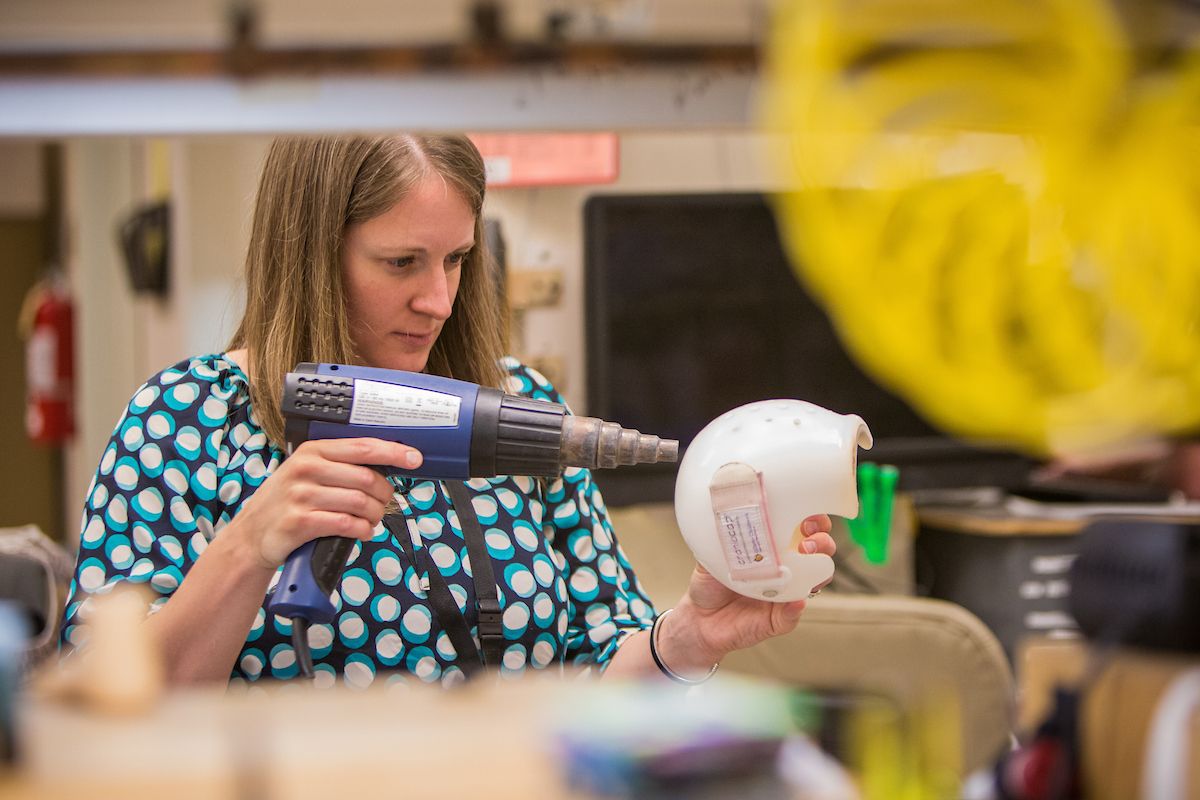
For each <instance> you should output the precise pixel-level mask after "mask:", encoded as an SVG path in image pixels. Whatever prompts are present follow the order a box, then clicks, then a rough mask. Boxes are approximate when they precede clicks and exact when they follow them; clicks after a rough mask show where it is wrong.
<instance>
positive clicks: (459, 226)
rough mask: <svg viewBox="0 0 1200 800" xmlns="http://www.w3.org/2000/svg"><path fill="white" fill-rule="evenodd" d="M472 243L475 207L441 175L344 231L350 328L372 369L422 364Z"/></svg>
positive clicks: (418, 368)
mask: <svg viewBox="0 0 1200 800" xmlns="http://www.w3.org/2000/svg"><path fill="white" fill-rule="evenodd" d="M474 246H475V215H474V213H472V211H471V207H470V206H469V205H467V203H466V201H465V200H463V198H462V197H461V196H460V195H459V193H458V192H457V191H456V190H455V189H454V188H453V187H452V186H451V185H450V184H449V183H448V182H447V181H445V180H443V179H442V177H441V176H440V175H437V174H430V175H427V176H426V177H425V178H424V179H422V180H421V182H420V183H418V184H417V185H416V186H415V187H414V188H413V190H412V191H410V192H409V193H408V194H406V195H405V196H404V197H403V198H402V199H401V200H400V202H398V203H396V205H394V206H392V207H391V208H390V209H388V210H387V211H385V212H383V213H382V214H380V215H379V216H377V217H374V218H372V219H369V220H367V221H366V222H360V223H356V224H353V225H350V226H348V227H347V228H346V236H345V241H344V243H343V246H342V269H343V270H344V277H345V282H346V293H347V301H348V304H349V312H350V330H351V335H352V336H353V337H354V344H355V346H356V347H357V349H358V352H359V355H361V356H362V357H363V359H365V361H366V364H367V365H368V366H372V367H382V368H385V369H402V370H408V371H410V372H420V371H421V370H423V369H424V368H425V362H426V361H428V360H429V351H430V349H431V348H432V347H433V343H434V342H435V341H437V337H438V335H439V334H440V333H441V332H442V325H443V324H444V323H445V322H446V320H447V319H448V318H449V317H450V312H451V311H452V310H453V308H454V298H455V295H457V294H458V282H459V280H460V279H461V277H462V269H461V268H462V262H463V259H464V258H465V257H466V255H467V253H468V252H470V250H471V248H472V247H474Z"/></svg>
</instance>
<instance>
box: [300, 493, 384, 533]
mask: <svg viewBox="0 0 1200 800" xmlns="http://www.w3.org/2000/svg"><path fill="white" fill-rule="evenodd" d="M292 499H294V500H296V501H297V502H299V503H301V504H302V505H304V506H307V507H308V508H309V509H311V510H313V511H331V512H334V513H339V514H350V515H353V516H355V517H359V518H361V519H365V520H366V521H367V522H370V523H371V525H372V526H374V525H375V524H376V523H378V522H379V520H381V519H383V511H384V507H385V506H386V505H387V501H386V500H380V499H379V498H378V497H373V496H372V495H370V494H368V493H367V492H362V491H359V490H358V489H344V488H342V487H340V486H315V485H312V484H305V485H301V486H297V487H295V488H294V489H293V490H292V492H291V496H290V497H289V500H292Z"/></svg>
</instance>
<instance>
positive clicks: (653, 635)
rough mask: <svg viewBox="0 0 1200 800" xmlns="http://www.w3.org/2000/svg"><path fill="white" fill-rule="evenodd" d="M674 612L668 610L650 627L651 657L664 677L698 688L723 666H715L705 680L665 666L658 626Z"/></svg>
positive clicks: (717, 664)
mask: <svg viewBox="0 0 1200 800" xmlns="http://www.w3.org/2000/svg"><path fill="white" fill-rule="evenodd" d="M672 611H674V609H673V608H668V609H667V610H666V611H664V612H662V613H661V614H659V615H658V616H657V617H655V618H654V624H653V625H651V626H650V657H651V658H653V659H654V665H655V666H656V667H658V669H659V672H661V673H662V674H663V675H666V676H667V677H668V678H670V679H671V680H673V681H675V682H676V683H683V684H687V685H688V686H696V685H697V684H701V683H704V682H705V681H707V680H708V679H709V678H711V677H712V676H713V673H715V672H716V671H717V667H719V666H721V662H720V661H718V662H717V663H715V664H713V665H712V669H710V670H709V671H708V674H707V675H705V676H704V677H703V678H685V677H683V676H682V675H680V674H679V673H677V672H675V671H674V670H672V669H671V668H670V667H668V666H667V665H666V664H664V663H663V660H662V656H660V655H659V654H658V626H659V623H661V622H662V621H663V620H664V619H666V616H667V614H670V613H671V612H672Z"/></svg>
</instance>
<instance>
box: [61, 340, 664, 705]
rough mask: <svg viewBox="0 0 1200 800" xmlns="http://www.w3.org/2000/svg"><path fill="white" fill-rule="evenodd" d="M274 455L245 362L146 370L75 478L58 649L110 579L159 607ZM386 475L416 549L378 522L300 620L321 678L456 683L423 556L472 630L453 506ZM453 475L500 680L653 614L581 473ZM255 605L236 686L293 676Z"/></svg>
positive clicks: (279, 640) (469, 588)
mask: <svg viewBox="0 0 1200 800" xmlns="http://www.w3.org/2000/svg"><path fill="white" fill-rule="evenodd" d="M503 364H504V367H505V368H506V369H507V370H508V378H507V383H508V385H507V386H506V387H504V388H505V390H506V391H509V392H512V393H514V394H522V395H525V396H527V397H533V398H540V399H546V400H553V401H555V402H563V401H562V398H561V397H560V396H559V395H558V393H557V392H556V391H555V390H554V388H553V387H552V386H551V385H550V384H549V383H548V382H547V381H546V379H545V378H544V377H542V376H541V375H539V374H538V373H537V372H536V371H534V370H531V369H529V368H527V367H524V366H523V365H521V364H520V363H518V362H517V361H516V360H515V359H511V358H506V359H505V360H504V362H503ZM282 457H283V454H282V453H281V452H280V451H279V449H278V448H276V447H274V446H273V445H272V444H271V443H270V442H269V441H268V440H267V437H266V434H265V433H264V432H263V430H262V428H261V427H260V426H259V424H258V422H257V420H256V418H255V416H254V412H253V409H252V407H251V403H250V387H249V383H248V381H247V378H246V376H245V374H244V373H243V372H242V371H241V370H240V369H239V368H238V367H237V366H236V365H234V364H233V363H232V362H230V361H228V360H226V359H225V358H224V357H222V356H220V355H208V356H202V357H198V358H193V359H191V360H189V361H184V362H181V363H179V364H177V365H175V366H173V367H171V368H169V369H166V370H164V371H162V372H161V373H159V374H158V375H156V376H154V377H153V378H151V379H150V380H149V381H148V382H147V383H146V384H145V385H144V386H142V387H141V388H140V389H139V390H138V391H137V393H136V394H135V395H134V396H133V399H132V400H131V401H130V403H129V407H128V408H127V409H126V411H125V413H124V414H123V415H122V417H121V419H120V420H119V421H118V423H117V427H116V429H115V430H114V431H113V436H112V439H111V441H110V442H109V444H108V446H107V447H106V448H105V450H104V453H103V455H102V457H101V459H100V466H99V468H98V469H97V471H96V475H95V478H94V479H93V481H92V485H91V487H90V488H89V490H88V494H87V500H86V503H85V507H84V511H83V518H82V521H81V528H80V529H81V536H80V544H79V548H80V549H79V560H78V563H77V566H76V571H75V578H74V580H73V581H72V583H71V588H70V595H69V597H68V600H67V606H66V612H65V619H64V624H63V626H62V638H63V643H64V645H65V646H67V647H70V646H74V645H79V644H81V643H82V638H83V636H84V632H85V630H86V628H85V627H83V626H82V625H81V624H80V623H81V622H83V621H84V620H85V619H86V615H87V607H88V603H89V600H90V598H91V597H93V596H95V595H97V594H102V593H104V592H106V591H109V590H111V589H112V588H113V587H114V586H116V585H117V584H119V583H121V582H122V581H129V582H132V583H144V584H148V585H149V586H150V588H151V589H152V590H153V593H154V594H155V595H156V598H157V599H156V600H155V601H154V606H161V605H162V604H163V603H165V602H166V601H167V599H168V598H169V597H170V596H171V594H172V593H173V592H174V591H175V589H176V588H177V587H178V586H179V584H180V583H181V582H182V581H183V580H184V577H185V576H186V575H187V572H188V569H189V568H190V567H191V565H192V564H194V563H195V561H196V559H197V558H199V557H200V555H201V554H202V553H203V552H204V549H205V547H207V545H208V543H209V542H210V541H212V539H213V537H214V536H216V535H219V534H220V532H221V530H222V529H223V528H224V527H225V525H226V524H228V522H229V521H230V520H231V519H232V518H233V517H234V516H235V515H236V514H237V513H238V510H239V509H240V508H241V506H242V504H243V503H244V502H245V501H246V499H247V498H249V497H250V496H251V495H252V494H253V493H254V491H255V490H256V489H257V488H258V487H259V486H260V485H261V484H262V482H263V481H264V480H266V478H267V477H268V476H269V475H270V474H271V473H272V472H273V471H274V470H275V469H276V468H277V467H278V466H279V463H280V461H281V460H282ZM392 482H393V484H394V485H395V487H396V499H397V502H398V503H399V504H400V506H401V508H402V509H404V510H405V512H406V517H405V519H406V522H407V526H404V525H401V526H397V530H398V531H401V532H403V531H404V528H405V527H407V534H408V536H409V538H410V539H411V541H412V545H413V546H412V547H410V548H407V549H406V548H404V547H402V546H401V544H400V542H399V541H398V540H397V539H396V538H395V536H393V534H392V533H391V532H389V531H388V530H387V529H386V528H385V527H384V526H383V525H379V526H378V527H377V528H376V529H375V536H374V538H373V539H371V540H370V541H367V542H360V543H356V544H355V546H354V548H353V550H352V552H351V555H350V558H349V561H348V562H347V566H346V570H345V572H344V573H343V576H342V580H341V584H340V585H339V587H338V590H337V592H336V593H335V595H334V600H335V605H336V608H337V616H336V618H335V620H334V622H333V623H332V624H327V625H314V626H312V628H310V630H309V632H308V639H309V645H310V647H311V648H312V654H313V663H314V669H315V671H316V673H317V677H316V683H317V684H318V685H332V684H333V683H334V682H336V681H337V680H339V679H343V680H344V681H345V682H346V683H347V684H349V685H351V686H356V687H366V686H369V685H371V684H372V683H374V682H376V681H387V682H394V681H397V680H410V679H413V678H414V676H415V678H416V679H418V680H421V681H425V682H437V681H440V682H442V683H444V684H451V683H454V682H456V681H459V680H462V679H463V671H462V669H461V666H460V665H459V664H458V655H457V653H455V650H454V647H453V645H452V644H451V643H450V639H449V637H448V636H447V635H446V633H445V632H444V631H443V630H442V627H441V625H440V624H439V623H438V620H437V617H436V615H434V614H433V613H432V612H431V610H430V606H429V604H428V602H427V598H426V588H427V586H428V578H427V575H428V571H429V570H431V569H436V570H438V571H439V572H440V573H441V574H442V576H443V577H445V579H446V583H447V584H448V585H449V587H450V591H451V594H452V595H453V596H454V599H455V600H456V601H457V603H458V606H459V609H460V610H461V611H463V612H464V614H465V615H466V618H467V622H468V625H469V626H470V627H471V632H472V634H473V635H476V636H477V631H476V621H477V620H476V612H475V587H474V583H473V581H472V577H471V576H472V573H471V562H470V557H469V556H468V555H467V549H466V543H465V541H464V539H463V533H462V526H461V525H460V523H459V519H458V514H457V512H456V510H455V509H454V506H453V503H452V502H451V500H450V497H449V493H448V492H447V491H446V489H445V487H444V486H443V485H442V483H441V482H439V481H431V480H423V479H413V478H394V479H392ZM466 486H467V487H468V489H469V490H470V494H471V498H472V501H471V502H472V506H473V510H474V512H475V514H476V515H477V516H478V518H479V522H480V525H481V527H482V528H483V531H484V539H485V541H486V543H487V548H488V552H489V553H490V554H491V557H492V559H493V571H494V573H495V577H496V583H497V585H498V590H499V595H500V603H501V608H502V611H503V626H504V638H505V648H504V655H503V663H502V665H501V673H502V675H504V676H505V677H512V676H517V675H520V674H521V673H523V672H524V671H525V670H545V669H561V668H562V666H563V665H573V666H578V667H593V668H597V669H603V668H604V667H605V666H606V665H607V663H608V661H609V659H610V658H611V657H612V655H613V653H614V652H616V649H617V647H618V645H619V644H620V642H621V641H622V639H623V638H624V637H625V636H627V635H629V634H631V633H633V632H636V631H639V630H644V629H647V628H649V627H650V624H651V622H652V621H653V617H654V609H653V608H652V606H651V604H650V602H649V600H648V599H647V598H646V595H645V593H644V592H643V591H642V589H641V587H640V586H639V585H638V582H637V578H636V576H635V575H634V572H633V570H632V569H631V568H630V566H629V563H628V562H627V561H626V559H625V556H624V554H623V553H622V552H621V549H620V547H619V546H618V544H617V541H616V539H615V537H614V536H613V532H612V528H611V526H610V524H609V521H608V517H607V514H606V512H605V508H604V501H603V499H602V498H601V496H600V492H599V491H598V489H597V488H596V485H595V484H594V483H593V482H592V477H591V473H590V472H589V471H588V470H586V469H574V468H572V469H567V470H566V471H565V472H564V474H563V475H562V476H561V477H560V478H558V479H554V480H551V481H535V480H534V479H532V478H528V477H522V476H502V477H497V478H492V479H489V480H482V479H476V480H472V481H467V482H466ZM408 552H412V554H413V556H414V558H410V557H409V555H408V554H407V553H408ZM414 562H415V563H414ZM265 604H266V598H264V607H263V608H260V609H259V611H258V614H257V616H256V617H255V619H254V622H253V624H252V626H251V628H250V630H249V632H248V633H247V636H246V644H245V646H244V647H243V649H242V652H241V653H240V654H239V655H238V658H237V661H236V663H235V665H234V670H233V675H232V676H231V680H233V681H258V680H262V679H266V678H274V679H287V678H292V677H295V676H296V675H297V674H298V671H299V668H298V666H297V664H296V655H295V652H294V651H293V649H292V646H291V623H290V622H289V621H288V620H285V619H283V618H281V617H276V616H273V615H268V614H267V612H266V609H265ZM152 610H153V609H152ZM476 641H477V642H478V639H476Z"/></svg>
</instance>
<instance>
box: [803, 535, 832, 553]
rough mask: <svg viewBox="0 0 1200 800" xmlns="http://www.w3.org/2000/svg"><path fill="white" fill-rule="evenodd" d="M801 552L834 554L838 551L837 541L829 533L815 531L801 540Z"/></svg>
mask: <svg viewBox="0 0 1200 800" xmlns="http://www.w3.org/2000/svg"><path fill="white" fill-rule="evenodd" d="M800 552H802V553H809V554H812V553H824V554H825V555H827V556H832V555H833V554H834V553H836V552H837V542H835V541H834V540H833V537H832V536H830V535H829V534H828V533H825V532H821V533H814V534H813V535H812V536H807V537H805V538H804V540H803V541H801V542H800Z"/></svg>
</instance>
